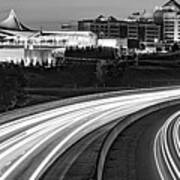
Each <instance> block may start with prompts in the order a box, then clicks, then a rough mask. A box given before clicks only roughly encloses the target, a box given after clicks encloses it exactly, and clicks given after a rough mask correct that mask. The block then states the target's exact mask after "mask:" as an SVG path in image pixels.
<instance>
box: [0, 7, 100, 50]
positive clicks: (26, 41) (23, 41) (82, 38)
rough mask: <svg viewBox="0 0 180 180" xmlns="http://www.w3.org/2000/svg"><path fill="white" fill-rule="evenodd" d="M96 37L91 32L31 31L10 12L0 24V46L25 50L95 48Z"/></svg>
mask: <svg viewBox="0 0 180 180" xmlns="http://www.w3.org/2000/svg"><path fill="white" fill-rule="evenodd" d="M96 43H97V36H96V35H95V34H94V33H92V32H88V31H87V32H79V31H43V30H41V31H39V30H33V29H31V28H29V27H27V26H26V25H24V24H23V23H21V21H20V20H19V19H18V18H17V16H16V14H15V12H14V11H13V10H11V12H10V14H9V16H8V17H7V18H6V19H5V20H3V21H2V22H0V46H3V47H5V46H14V47H18V46H20V47H22V46H25V48H28V47H30V48H36V46H38V48H39V47H42V48H44V47H52V48H53V47H56V48H57V47H68V46H78V47H86V46H96Z"/></svg>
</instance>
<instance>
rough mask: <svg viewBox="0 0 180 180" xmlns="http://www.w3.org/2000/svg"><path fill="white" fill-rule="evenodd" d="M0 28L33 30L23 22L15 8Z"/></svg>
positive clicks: (0, 23)
mask: <svg viewBox="0 0 180 180" xmlns="http://www.w3.org/2000/svg"><path fill="white" fill-rule="evenodd" d="M0 28H1V29H8V30H16V31H32V30H31V29H30V28H28V27H26V26H25V25H24V24H22V23H21V21H20V20H19V19H18V17H17V16H16V14H15V12H14V10H13V9H12V10H11V11H10V13H9V16H8V17H7V18H6V19H5V20H3V21H2V22H0Z"/></svg>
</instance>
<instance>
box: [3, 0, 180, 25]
mask: <svg viewBox="0 0 180 180" xmlns="http://www.w3.org/2000/svg"><path fill="white" fill-rule="evenodd" d="M165 2H167V0H0V4H1V6H0V19H3V18H4V17H6V16H7V14H8V12H9V11H10V9H14V10H15V12H16V14H17V15H18V17H19V18H20V19H21V20H23V21H25V22H40V21H41V22H49V21H69V20H77V19H82V18H95V17H97V16H98V15H100V14H103V15H106V16H108V15H113V16H115V17H117V18H121V17H122V18H123V17H127V16H128V15H129V14H131V13H132V12H134V11H138V10H143V9H146V10H152V9H153V8H154V7H155V6H156V5H158V6H160V5H162V4H164V3H165ZM179 2H180V0H179Z"/></svg>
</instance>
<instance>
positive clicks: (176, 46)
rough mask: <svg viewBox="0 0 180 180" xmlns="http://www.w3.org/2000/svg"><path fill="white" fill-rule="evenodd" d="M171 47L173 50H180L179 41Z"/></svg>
mask: <svg viewBox="0 0 180 180" xmlns="http://www.w3.org/2000/svg"><path fill="white" fill-rule="evenodd" d="M171 48H172V52H176V51H178V50H179V45H178V43H174V44H173V46H172V47H171Z"/></svg>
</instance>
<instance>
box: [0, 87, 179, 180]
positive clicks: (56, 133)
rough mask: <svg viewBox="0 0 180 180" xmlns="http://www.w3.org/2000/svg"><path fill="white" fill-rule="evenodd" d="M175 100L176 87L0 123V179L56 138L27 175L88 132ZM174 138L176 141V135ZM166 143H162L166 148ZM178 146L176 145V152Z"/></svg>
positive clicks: (35, 174) (8, 176)
mask: <svg viewBox="0 0 180 180" xmlns="http://www.w3.org/2000/svg"><path fill="white" fill-rule="evenodd" d="M177 99H180V89H170V90H167V89H166V90H162V91H154V92H146V93H138V94H136V93H135V94H131V95H123V96H117V97H110V98H104V99H103V98H102V99H99V100H92V101H85V102H81V103H77V104H76V103H75V104H72V105H69V106H64V107H60V108H55V109H52V110H49V111H45V112H41V113H38V114H35V115H31V116H28V117H24V118H20V119H19V120H16V121H14V122H10V123H6V124H3V125H1V126H0V142H1V143H0V172H1V173H0V180H5V179H13V177H14V175H15V174H17V173H18V172H19V171H20V169H21V168H22V165H24V164H27V165H28V163H29V162H30V160H31V159H32V158H33V157H35V156H36V155H37V154H38V153H40V152H42V151H43V149H45V148H46V147H47V146H48V145H49V144H50V143H52V142H54V141H55V140H57V139H59V141H58V142H57V144H56V145H54V147H53V148H52V149H51V151H49V152H48V154H47V155H46V157H45V158H44V159H43V160H41V161H40V162H39V164H38V167H37V169H36V170H35V171H34V172H33V173H32V174H31V176H30V177H28V179H30V180H35V179H38V178H39V177H40V176H41V175H42V174H43V173H44V172H45V171H46V169H47V168H48V167H49V166H50V165H51V164H52V163H53V162H54V161H55V159H56V158H57V157H58V156H60V155H61V154H62V153H64V152H65V151H66V150H67V149H68V148H69V147H70V146H71V145H73V144H74V143H76V142H77V141H79V140H80V139H81V138H83V137H84V136H86V135H87V134H88V133H91V132H92V131H94V130H96V129H98V128H100V127H102V126H104V125H106V124H108V123H111V122H113V121H117V120H118V119H122V118H123V117H125V116H127V115H130V114H132V113H135V112H137V111H140V110H142V109H144V108H148V107H150V106H153V105H156V104H159V103H163V102H168V101H172V100H177ZM159 134H160V133H159ZM163 134H166V131H165V132H164V131H163ZM174 134H175V136H177V135H176V134H177V133H176V132H174ZM175 140H176V141H177V142H179V137H178V138H177V139H175ZM167 146H168V144H167V142H166V144H165V148H166V149H167ZM163 147H164V146H163ZM178 148H179V145H178V146H177V148H176V151H178ZM167 153H168V156H169V152H168V151H167Z"/></svg>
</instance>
